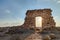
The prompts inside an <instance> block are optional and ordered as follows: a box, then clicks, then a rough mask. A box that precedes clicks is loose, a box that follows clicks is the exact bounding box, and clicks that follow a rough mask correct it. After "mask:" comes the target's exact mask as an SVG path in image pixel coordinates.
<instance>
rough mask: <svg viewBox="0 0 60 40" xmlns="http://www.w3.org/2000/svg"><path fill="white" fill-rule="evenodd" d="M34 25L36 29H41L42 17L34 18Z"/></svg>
mask: <svg viewBox="0 0 60 40" xmlns="http://www.w3.org/2000/svg"><path fill="white" fill-rule="evenodd" d="M35 25H36V27H42V17H40V16H39V17H35Z"/></svg>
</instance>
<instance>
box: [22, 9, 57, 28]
mask: <svg viewBox="0 0 60 40" xmlns="http://www.w3.org/2000/svg"><path fill="white" fill-rule="evenodd" d="M51 12H52V10H51V9H38V10H37V9H36V10H28V11H27V12H26V17H25V22H24V24H23V26H24V27H26V28H37V25H36V23H37V24H38V22H36V19H37V17H40V19H42V20H40V19H39V18H38V19H37V20H38V21H39V20H40V24H38V25H40V28H46V27H55V24H56V23H55V21H54V19H53V16H52V13H51ZM38 27H39V26H38Z"/></svg>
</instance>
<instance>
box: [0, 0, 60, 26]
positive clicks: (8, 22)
mask: <svg viewBox="0 0 60 40" xmlns="http://www.w3.org/2000/svg"><path fill="white" fill-rule="evenodd" d="M44 8H50V9H51V10H52V16H53V17H54V20H55V22H56V26H60V0H0V27H6V26H16V25H22V24H23V23H24V18H25V16H26V15H25V14H26V11H27V10H34V9H44Z"/></svg>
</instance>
